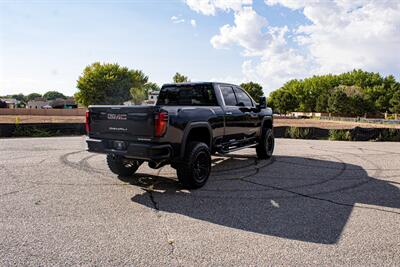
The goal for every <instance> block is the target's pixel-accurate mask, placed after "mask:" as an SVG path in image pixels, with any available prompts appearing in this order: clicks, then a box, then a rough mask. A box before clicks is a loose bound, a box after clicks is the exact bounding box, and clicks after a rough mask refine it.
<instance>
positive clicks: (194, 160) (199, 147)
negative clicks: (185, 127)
mask: <svg viewBox="0 0 400 267" xmlns="http://www.w3.org/2000/svg"><path fill="white" fill-rule="evenodd" d="M210 172H211V155H210V149H209V148H208V146H207V145H206V144H204V143H201V142H190V143H189V144H188V147H187V149H186V153H185V162H183V163H181V164H180V165H179V166H177V175H178V180H179V182H181V183H182V184H183V186H185V187H187V188H191V189H194V188H200V187H202V186H203V185H205V183H206V182H207V180H208V177H209V176H210Z"/></svg>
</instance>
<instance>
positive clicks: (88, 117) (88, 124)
mask: <svg viewBox="0 0 400 267" xmlns="http://www.w3.org/2000/svg"><path fill="white" fill-rule="evenodd" d="M85 117H86V121H85V129H86V134H89V132H90V111H89V110H87V111H86V114H85Z"/></svg>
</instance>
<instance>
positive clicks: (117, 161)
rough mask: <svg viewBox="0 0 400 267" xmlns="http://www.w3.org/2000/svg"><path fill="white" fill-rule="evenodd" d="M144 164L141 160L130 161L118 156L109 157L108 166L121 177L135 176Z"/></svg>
mask: <svg viewBox="0 0 400 267" xmlns="http://www.w3.org/2000/svg"><path fill="white" fill-rule="evenodd" d="M142 163H143V162H142V161H140V160H128V159H125V158H123V157H120V156H116V155H111V154H109V155H107V164H108V167H109V168H110V170H111V171H112V172H113V173H115V174H118V175H121V176H131V175H133V174H134V173H135V172H136V171H137V169H138V168H139V167H140V165H141V164H142Z"/></svg>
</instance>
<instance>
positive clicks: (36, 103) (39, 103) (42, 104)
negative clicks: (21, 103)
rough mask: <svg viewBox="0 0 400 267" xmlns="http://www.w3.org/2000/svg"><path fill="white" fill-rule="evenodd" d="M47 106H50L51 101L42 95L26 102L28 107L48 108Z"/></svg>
mask: <svg viewBox="0 0 400 267" xmlns="http://www.w3.org/2000/svg"><path fill="white" fill-rule="evenodd" d="M47 106H50V103H49V101H47V100H46V99H44V98H40V97H38V98H35V99H34V100H30V101H28V103H27V104H26V108H32V109H42V108H46V107H47Z"/></svg>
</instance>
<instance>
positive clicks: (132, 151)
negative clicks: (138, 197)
mask: <svg viewBox="0 0 400 267" xmlns="http://www.w3.org/2000/svg"><path fill="white" fill-rule="evenodd" d="M86 143H87V145H88V149H87V150H88V151H89V152H94V153H102V154H115V155H120V156H124V157H127V158H134V159H142V160H162V159H170V158H172V151H173V150H172V146H171V145H168V144H164V145H158V144H143V143H134V142H128V141H125V142H124V143H125V149H123V150H121V149H116V148H115V146H114V145H113V144H114V140H100V139H93V138H87V139H86Z"/></svg>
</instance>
